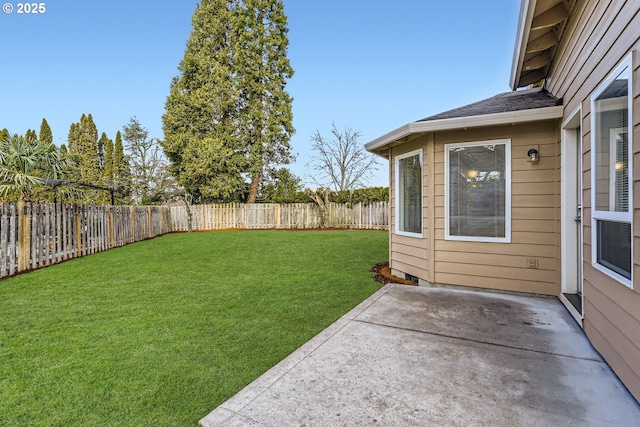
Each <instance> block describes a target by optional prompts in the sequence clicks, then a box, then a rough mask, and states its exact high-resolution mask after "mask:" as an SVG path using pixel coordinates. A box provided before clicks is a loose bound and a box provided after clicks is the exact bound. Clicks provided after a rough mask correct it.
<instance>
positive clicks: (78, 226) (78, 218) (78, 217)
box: [75, 205, 82, 257]
mask: <svg viewBox="0 0 640 427" xmlns="http://www.w3.org/2000/svg"><path fill="white" fill-rule="evenodd" d="M81 210H82V209H81V206H78V205H76V206H75V212H76V257H81V256H82V212H81Z"/></svg>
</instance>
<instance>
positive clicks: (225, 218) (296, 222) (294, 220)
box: [171, 202, 389, 231]
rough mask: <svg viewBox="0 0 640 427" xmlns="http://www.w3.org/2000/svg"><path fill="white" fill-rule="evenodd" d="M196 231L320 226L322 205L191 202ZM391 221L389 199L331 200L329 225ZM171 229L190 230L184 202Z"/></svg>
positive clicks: (374, 225)
mask: <svg viewBox="0 0 640 427" xmlns="http://www.w3.org/2000/svg"><path fill="white" fill-rule="evenodd" d="M191 214H192V227H193V230H194V231H208V230H224V229H230V228H242V229H271V228H287V229H294V228H318V227H320V226H321V224H322V218H321V215H320V209H319V208H318V206H317V205H315V204H313V203H287V204H277V203H256V204H242V203H225V204H213V205H194V206H191ZM388 225H389V207H388V203H387V202H374V203H371V204H369V205H364V204H362V203H359V204H356V205H353V206H347V205H346V204H341V203H331V204H330V206H329V225H328V226H329V227H332V228H357V229H379V230H386V229H387V228H388ZM171 229H172V230H173V231H186V230H187V209H186V207H185V206H171Z"/></svg>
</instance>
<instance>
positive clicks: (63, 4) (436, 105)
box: [0, 0, 520, 186]
mask: <svg viewBox="0 0 640 427" xmlns="http://www.w3.org/2000/svg"><path fill="white" fill-rule="evenodd" d="M2 3H3V4H5V3H7V1H6V0H2ZM8 3H10V4H11V5H12V6H13V9H14V10H13V12H12V13H10V14H7V13H0V40H1V41H2V44H1V45H0V58H1V59H0V62H1V63H2V66H1V67H0V129H2V128H7V129H8V130H9V131H10V132H11V133H19V134H23V133H25V132H26V130H27V129H29V128H31V129H35V130H36V132H38V131H39V129H40V123H41V121H42V118H46V119H47V121H48V123H49V125H50V126H51V128H52V131H53V137H54V142H55V143H56V144H57V145H60V144H63V143H66V138H67V133H68V131H69V126H70V125H71V123H74V122H78V121H79V120H80V116H81V115H82V114H83V113H91V114H92V115H93V117H94V120H95V122H96V125H97V127H98V131H99V132H100V133H102V132H106V134H107V136H108V137H109V138H112V139H113V138H114V137H115V134H116V132H117V131H118V130H121V129H122V126H123V125H124V124H126V123H127V122H128V121H129V118H130V117H132V116H136V117H137V118H138V120H139V121H140V122H141V123H142V125H143V126H145V127H146V128H147V129H149V132H150V136H151V137H155V138H160V139H161V138H163V134H162V120H161V117H162V114H163V113H164V103H165V99H166V97H167V95H168V93H169V84H170V82H171V79H172V77H174V76H175V75H177V66H178V63H179V62H180V60H181V59H182V56H183V53H184V49H185V42H186V40H187V38H188V37H189V33H190V31H191V16H192V14H193V11H194V9H195V6H196V3H197V2H196V1H190V0H162V1H149V0H91V1H81V0H74V1H71V0H52V1H45V2H44V4H45V9H46V11H45V12H44V13H43V14H39V15H36V14H17V13H16V10H17V7H18V2H16V1H8ZM284 8H285V13H286V14H287V16H288V23H289V59H290V61H291V64H292V66H293V69H294V71H295V74H294V76H293V78H292V79H291V80H290V81H289V83H288V85H287V90H288V91H289V93H290V94H291V95H292V96H293V98H294V101H293V117H294V118H293V124H294V127H295V128H296V133H295V135H294V136H293V138H292V140H291V145H292V148H293V153H294V154H296V155H297V161H296V162H295V164H293V165H291V166H290V168H291V170H292V171H293V172H294V173H295V174H297V175H299V176H301V177H303V178H305V181H306V182H309V181H310V180H309V179H308V178H307V173H308V172H307V171H308V168H307V167H306V165H307V164H308V162H309V161H310V158H311V155H312V153H311V152H310V150H309V147H310V145H311V143H310V135H311V134H312V133H313V132H314V130H315V129H318V130H319V131H320V133H321V134H322V135H327V136H328V135H329V131H330V129H331V124H332V123H333V122H335V124H336V126H337V127H338V128H339V129H342V128H344V127H349V128H352V129H354V130H357V131H359V132H360V133H361V135H362V136H361V139H360V140H361V142H362V143H363V144H364V143H366V142H368V141H370V140H372V139H374V138H376V137H378V136H380V135H382V134H384V133H387V132H389V131H391V130H393V129H395V128H397V127H399V126H401V125H404V124H405V123H408V122H411V121H415V120H418V119H421V118H423V117H427V116H429V115H432V114H435V113H438V112H441V111H445V110H448V109H451V108H455V107H459V106H461V105H465V104H468V103H471V102H475V101H478V100H481V99H484V98H488V97H490V96H493V95H495V94H497V93H500V92H507V91H509V90H510V89H509V73H510V70H511V60H512V56H513V49H514V44H515V33H516V26H517V21H518V13H519V8H520V1H519V0H483V1H478V0H446V1H445V0H284ZM380 164H381V167H380V168H379V170H378V171H377V172H376V174H375V177H374V178H373V179H372V180H371V181H370V183H369V184H370V185H385V186H386V185H388V181H387V179H388V168H387V164H386V161H381V162H380Z"/></svg>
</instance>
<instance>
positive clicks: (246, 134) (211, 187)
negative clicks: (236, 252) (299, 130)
mask: <svg viewBox="0 0 640 427" xmlns="http://www.w3.org/2000/svg"><path fill="white" fill-rule="evenodd" d="M286 21H287V20H286V16H285V14H284V11H283V7H282V2H281V0H205V1H202V2H201V4H200V5H198V7H197V8H196V11H195V13H194V15H193V19H192V25H193V29H192V32H191V35H190V37H189V40H188V41H187V48H186V50H185V54H184V58H183V60H182V61H181V62H180V65H179V67H178V70H179V75H178V77H176V78H174V79H173V81H172V84H171V90H170V94H169V96H168V97H167V102H166V105H165V109H166V112H165V114H164V116H163V124H164V126H163V129H164V134H165V139H164V141H163V143H162V145H163V148H164V152H165V154H166V156H167V157H168V159H169V160H170V161H171V171H172V173H173V174H174V175H175V176H176V178H177V180H178V182H179V183H180V184H181V185H182V186H183V187H184V188H185V190H186V191H187V192H188V193H190V194H192V195H193V196H194V200H198V199H201V200H208V199H209V200H210V199H217V200H220V199H223V200H224V199H226V200H230V199H238V198H244V197H245V195H246V193H249V197H250V201H255V198H256V195H257V194H258V192H259V187H260V185H261V184H262V181H263V179H264V175H265V171H266V169H267V168H269V167H270V166H271V165H274V164H281V163H288V162H289V161H290V159H291V154H290V147H289V139H290V137H291V134H292V133H293V126H292V124H291V121H292V115H291V97H290V96H289V95H288V94H287V92H286V91H285V83H286V80H287V79H288V78H289V77H290V76H291V75H292V74H293V70H292V68H291V65H290V64H289V60H288V59H287V57H286V55H287V46H288V39H287V26H286V25H287V22H286ZM247 176H248V177H249V179H250V181H251V182H250V184H248V183H247V182H246V181H245V178H246V177H247ZM248 186H249V188H247V187H248Z"/></svg>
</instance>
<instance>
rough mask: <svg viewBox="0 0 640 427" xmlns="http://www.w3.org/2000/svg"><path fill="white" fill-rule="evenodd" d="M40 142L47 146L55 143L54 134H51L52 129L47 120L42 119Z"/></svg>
mask: <svg viewBox="0 0 640 427" xmlns="http://www.w3.org/2000/svg"><path fill="white" fill-rule="evenodd" d="M40 142H43V143H45V144H51V143H53V134H52V133H51V127H49V123H47V119H42V123H41V124H40Z"/></svg>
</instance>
